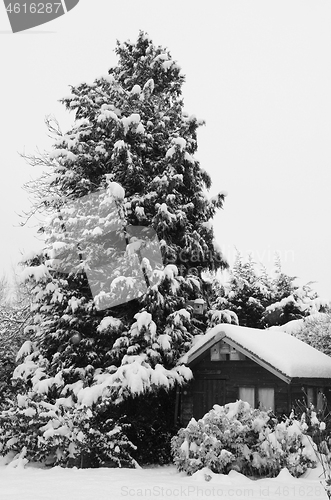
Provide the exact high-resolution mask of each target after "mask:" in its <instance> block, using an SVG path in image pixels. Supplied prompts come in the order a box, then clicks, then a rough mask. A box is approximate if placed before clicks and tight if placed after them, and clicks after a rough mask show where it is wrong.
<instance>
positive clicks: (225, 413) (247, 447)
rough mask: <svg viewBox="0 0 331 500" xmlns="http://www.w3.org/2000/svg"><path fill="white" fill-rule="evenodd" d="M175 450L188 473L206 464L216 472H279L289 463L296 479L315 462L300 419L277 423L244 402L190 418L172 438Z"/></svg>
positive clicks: (175, 459) (176, 455)
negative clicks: (197, 418)
mask: <svg viewBox="0 0 331 500" xmlns="http://www.w3.org/2000/svg"><path fill="white" fill-rule="evenodd" d="M172 453H173V458H174V462H175V464H176V466H177V468H178V469H179V470H180V471H185V472H187V474H189V475H191V474H193V473H194V472H196V471H197V470H199V469H202V468H203V467H208V468H210V469H211V470H212V471H213V472H215V473H228V472H229V471H230V470H231V469H234V470H237V471H238V472H241V473H242V474H246V475H256V474H257V475H261V476H275V475H277V474H278V473H279V472H280V470H281V469H282V468H284V467H287V468H288V470H289V471H290V473H291V474H292V475H294V476H296V477H298V476H300V475H301V474H303V473H304V472H305V470H307V468H308V467H314V466H315V463H316V455H315V452H314V449H313V446H312V444H311V443H310V442H309V439H308V438H307V436H305V435H304V434H303V430H302V428H301V425H300V422H299V421H296V420H294V419H293V418H289V419H287V420H285V421H284V422H278V421H277V419H275V418H274V417H272V416H271V414H270V413H269V412H265V411H261V410H258V409H253V408H251V406H250V405H249V404H248V403H246V402H243V401H237V402H236V403H229V404H227V405H225V406H219V405H214V407H213V409H212V410H211V411H209V412H208V413H206V415H205V416H204V417H203V418H201V419H200V420H198V421H196V420H195V419H191V421H190V422H189V424H188V426H187V427H186V428H182V429H180V430H179V432H178V434H177V435H176V436H175V437H174V438H173V439H172Z"/></svg>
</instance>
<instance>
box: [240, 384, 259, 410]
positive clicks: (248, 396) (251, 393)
mask: <svg viewBox="0 0 331 500" xmlns="http://www.w3.org/2000/svg"><path fill="white" fill-rule="evenodd" d="M239 399H241V400H242V401H246V402H247V403H249V404H250V405H251V407H252V408H255V388H254V387H239Z"/></svg>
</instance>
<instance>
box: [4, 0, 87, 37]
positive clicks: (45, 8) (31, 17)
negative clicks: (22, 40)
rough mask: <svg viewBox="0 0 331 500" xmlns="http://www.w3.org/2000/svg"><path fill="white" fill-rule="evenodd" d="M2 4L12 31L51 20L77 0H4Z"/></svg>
mask: <svg viewBox="0 0 331 500" xmlns="http://www.w3.org/2000/svg"><path fill="white" fill-rule="evenodd" d="M3 3H4V6H5V9H6V12H7V15H8V19H9V22H10V26H11V29H12V32H13V33H18V32H20V31H25V30H27V29H30V28H35V27H36V26H40V25H42V24H45V23H48V22H49V21H53V20H54V19H56V18H58V17H60V16H63V15H64V14H66V13H67V12H69V11H70V10H72V9H73V8H74V7H76V5H77V4H78V3H79V0H57V1H49V0H43V1H39V2H38V1H32V0H18V1H13V2H11V1H9V0H4V2H3Z"/></svg>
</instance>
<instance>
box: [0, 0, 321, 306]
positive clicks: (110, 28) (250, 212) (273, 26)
mask: <svg viewBox="0 0 331 500" xmlns="http://www.w3.org/2000/svg"><path fill="white" fill-rule="evenodd" d="M330 26H331V3H330V2H329V1H325V0H319V1H318V2H312V1H305V0H299V1H297V0H291V2H288V1H287V0H285V1H284V0H268V1H266V0H251V1H249V2H248V1H247V0H245V1H241V0H226V1H222V0H218V1H215V0H214V1H211V0H207V1H204V2H200V1H199V2H198V1H192V0H191V1H189V0H180V1H178V0H176V1H174V0H168V1H167V2H158V1H155V0H153V1H152V0H140V1H139V2H137V1H136V0H127V1H121V2H110V1H109V0H80V2H79V4H78V6H77V7H75V8H74V9H73V10H72V11H71V12H69V13H68V14H67V15H65V16H63V17H61V18H59V19H56V20H54V21H52V22H51V23H48V24H46V25H43V26H41V27H39V28H35V29H34V30H29V31H27V32H22V33H17V34H12V33H11V32H10V25H9V21H8V19H7V17H6V12H5V9H4V7H3V5H2V4H1V5H0V50H1V79H0V99H1V108H0V109H1V125H0V127H1V129H0V131H1V163H2V196H1V197H0V210H1V216H0V232H1V235H2V241H1V249H0V258H1V265H0V272H1V270H3V271H4V272H10V267H11V265H12V264H15V263H16V261H17V260H18V258H19V255H20V253H19V250H24V251H28V250H30V249H32V248H34V247H36V246H38V242H37V241H36V240H35V237H34V233H35V230H33V229H31V228H30V229H28V228H24V229H22V228H18V227H14V226H15V225H17V224H18V222H19V217H18V216H17V215H16V213H20V212H22V210H24V209H28V207H29V203H28V201H27V195H26V194H25V193H24V192H23V191H22V189H21V186H22V184H23V182H24V181H26V180H27V179H29V178H30V177H31V176H37V175H38V172H37V171H36V170H32V169H31V168H30V167H28V166H27V165H26V163H25V162H24V160H22V159H21V158H20V157H19V155H18V152H23V151H24V150H25V151H26V152H29V153H33V152H35V151H36V148H39V149H41V150H43V149H47V148H50V146H51V141H50V139H49V138H48V137H47V131H46V127H45V125H44V117H45V116H46V115H48V114H53V115H55V116H56V117H57V118H58V119H59V121H60V123H61V124H62V125H63V128H64V129H66V127H67V126H68V125H69V123H70V118H69V116H68V114H67V112H65V111H64V109H62V108H63V107H62V106H61V105H60V104H59V103H58V102H57V100H58V99H60V98H61V97H62V96H64V95H66V94H68V93H69V85H70V84H73V85H75V84H77V83H79V82H81V81H84V80H87V81H93V80H94V78H95V77H96V76H98V75H100V74H102V73H105V72H106V71H107V70H108V68H109V67H110V66H112V65H114V64H116V61H117V59H116V57H115V54H114V52H113V49H114V48H115V42H116V39H119V40H121V41H124V40H126V39H128V38H129V39H131V40H135V39H136V38H137V35H138V31H139V29H143V30H144V31H147V32H148V34H149V35H150V36H151V38H152V39H153V40H154V43H156V44H160V45H163V46H166V47H168V48H169V49H170V51H171V53H172V55H173V57H174V58H175V59H176V60H177V61H178V62H179V64H180V65H181V67H182V69H183V71H184V73H185V74H186V84H185V86H184V99H185V108H186V110H187V111H188V112H190V113H194V114H196V115H197V116H198V117H200V118H204V119H205V120H206V122H207V124H206V126H205V127H203V128H202V129H200V133H199V137H198V138H199V152H198V158H199V159H200V161H201V166H202V167H203V168H205V169H206V170H207V171H208V172H209V173H210V174H211V176H212V179H213V188H212V194H214V193H215V192H216V191H217V190H223V189H225V190H227V191H228V193H229V195H228V197H227V200H226V204H225V209H224V210H223V211H222V212H221V213H220V214H219V215H218V216H217V217H216V219H215V232H216V236H217V239H218V242H219V244H220V245H221V246H222V247H223V249H224V252H225V254H226V256H227V257H228V259H229V261H230V262H233V258H234V255H235V249H234V247H237V248H238V249H239V250H240V251H241V252H242V253H243V254H246V253H247V252H251V253H252V255H253V257H254V258H255V259H256V260H259V261H262V262H263V263H264V264H265V265H267V266H268V267H269V266H271V265H272V263H273V260H274V252H275V251H279V253H280V256H281V259H282V263H283V268H284V271H285V272H287V273H289V274H291V275H296V276H298V277H300V278H301V280H300V281H301V282H307V281H317V283H316V285H315V289H316V290H317V291H318V292H319V293H320V294H321V295H322V296H323V297H327V298H330V297H331V265H330V256H331V238H330V228H329V218H330V212H331V210H330V209H331V197H330V174H329V172H330V163H331V154H330V153H331V140H330V139H331V91H330V89H331V57H330V55H331V29H330ZM1 268H2V269H1Z"/></svg>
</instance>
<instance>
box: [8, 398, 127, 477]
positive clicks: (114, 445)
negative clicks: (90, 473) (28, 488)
mask: <svg viewBox="0 0 331 500" xmlns="http://www.w3.org/2000/svg"><path fill="white" fill-rule="evenodd" d="M108 406H109V405H108V404H107V403H100V404H99V405H96V406H95V407H94V408H86V407H84V406H77V405H74V406H69V407H68V406H66V401H63V404H59V403H58V404H50V403H49V402H47V401H46V398H45V397H41V396H33V395H32V394H30V397H28V396H21V395H19V396H18V397H17V401H16V402H15V404H14V405H13V408H12V409H10V410H7V411H4V412H2V413H1V415H0V454H1V455H3V456H5V455H7V454H8V453H11V455H15V454H17V455H18V454H20V453H21V452H22V450H24V458H26V459H27V460H34V461H40V462H45V463H48V464H50V465H61V466H73V465H77V466H78V467H87V466H88V467H98V466H105V465H107V466H113V467H121V466H125V467H135V465H136V462H135V460H134V459H133V458H132V457H131V452H132V451H133V450H134V449H135V446H134V445H133V444H132V443H131V442H130V441H129V440H128V438H127V436H126V434H125V432H124V431H125V427H126V426H125V425H122V424H121V423H120V421H119V420H117V421H116V422H115V421H114V420H113V419H112V418H109V408H108Z"/></svg>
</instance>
